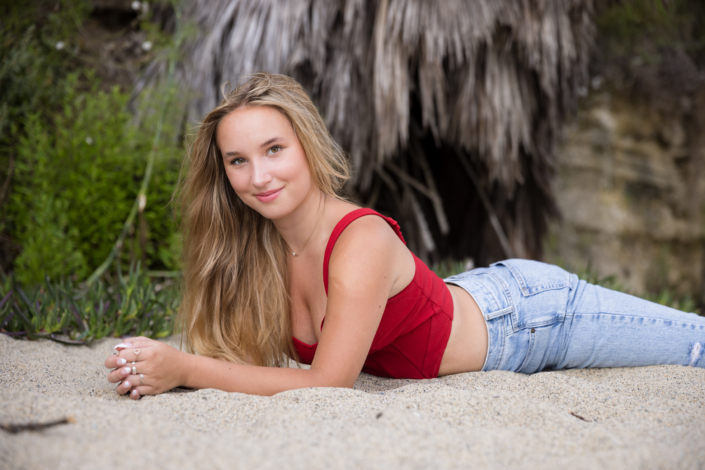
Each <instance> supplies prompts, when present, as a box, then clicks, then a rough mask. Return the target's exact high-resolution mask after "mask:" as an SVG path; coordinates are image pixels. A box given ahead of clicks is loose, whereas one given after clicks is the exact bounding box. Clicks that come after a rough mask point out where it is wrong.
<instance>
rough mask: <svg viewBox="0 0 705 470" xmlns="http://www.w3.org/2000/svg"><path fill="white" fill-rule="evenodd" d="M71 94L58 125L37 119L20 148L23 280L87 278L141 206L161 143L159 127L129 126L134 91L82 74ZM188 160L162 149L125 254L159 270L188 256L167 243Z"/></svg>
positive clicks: (12, 205)
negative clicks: (83, 80) (83, 82)
mask: <svg viewBox="0 0 705 470" xmlns="http://www.w3.org/2000/svg"><path fill="white" fill-rule="evenodd" d="M63 96H64V98H63V100H62V103H61V109H62V112H61V113H60V114H58V115H56V116H55V117H54V120H53V122H50V121H49V120H47V119H45V118H43V117H42V115H41V114H39V113H33V114H30V115H29V116H28V118H27V120H26V122H25V125H24V129H25V133H24V135H21V136H20V137H19V145H18V146H17V149H16V151H17V155H18V159H17V168H16V174H15V177H14V181H15V187H14V191H13V193H12V196H11V198H10V201H9V216H8V221H10V223H12V225H13V227H14V229H15V231H14V233H15V235H16V237H17V239H18V240H21V242H22V246H23V249H22V253H21V254H20V256H19V257H18V258H17V259H16V261H15V276H16V279H17V280H18V281H19V282H20V283H21V284H24V285H31V284H36V283H40V282H42V280H43V278H44V276H45V275H49V276H51V277H60V276H66V275H70V274H73V275H75V276H76V277H78V278H83V277H84V276H85V275H87V274H88V270H93V269H95V268H96V267H97V266H98V265H100V263H101V262H102V261H103V260H104V259H105V258H106V256H107V255H108V253H109V252H110V250H111V248H112V245H113V243H114V242H115V240H116V238H117V236H118V234H119V232H120V230H121V228H122V224H123V222H124V220H125V217H126V216H127V214H128V213H129V211H130V208H131V207H132V205H133V203H134V200H135V198H136V196H137V191H138V189H139V184H140V181H141V179H142V175H143V172H144V168H145V162H146V158H147V155H148V154H149V152H150V149H151V138H152V132H151V129H147V128H135V127H133V126H131V125H130V124H129V123H130V119H131V114H130V113H129V112H128V111H127V109H126V103H127V99H128V97H127V95H126V94H124V93H121V92H120V91H119V90H118V89H117V88H114V89H113V90H112V91H111V92H109V93H106V92H103V91H101V90H99V89H98V87H97V86H93V87H92V88H91V89H90V90H88V91H86V92H80V91H78V76H77V75H71V76H70V77H69V78H68V80H67V82H66V86H65V89H64V93H63ZM179 158H180V155H179V150H178V149H177V148H167V149H165V150H164V151H162V152H160V153H158V154H157V159H156V161H155V170H154V177H153V178H154V179H153V183H154V184H152V185H151V189H152V191H150V192H149V193H148V204H147V207H146V209H145V212H144V214H143V217H144V220H143V221H142V223H138V224H137V229H136V231H135V233H134V234H133V237H132V240H131V244H129V246H128V247H127V248H128V249H126V250H124V254H125V257H127V258H130V257H131V258H145V259H146V264H147V265H148V266H149V267H155V268H158V269H174V268H176V267H177V266H176V262H177V258H178V257H177V256H176V255H174V254H173V253H171V252H169V250H168V249H166V250H165V245H166V243H167V242H169V241H171V242H172V245H173V244H174V243H173V240H174V235H173V232H174V229H175V227H174V224H173V221H172V218H171V216H170V212H169V209H168V207H167V206H168V204H169V200H170V198H171V192H172V190H173V187H174V184H175V182H176V178H177V177H178V161H179ZM140 230H141V231H145V230H146V232H147V233H142V234H141V233H139V232H140ZM141 238H142V239H143V240H144V241H146V243H140V242H139V240H140V239H141ZM172 251H173V250H172ZM130 255H131V256H130Z"/></svg>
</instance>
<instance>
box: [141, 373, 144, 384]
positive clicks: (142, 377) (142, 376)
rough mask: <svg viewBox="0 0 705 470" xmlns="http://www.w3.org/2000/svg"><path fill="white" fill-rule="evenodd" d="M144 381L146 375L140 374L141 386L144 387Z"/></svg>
mask: <svg viewBox="0 0 705 470" xmlns="http://www.w3.org/2000/svg"><path fill="white" fill-rule="evenodd" d="M142 379H144V374H140V385H144V382H143V381H142Z"/></svg>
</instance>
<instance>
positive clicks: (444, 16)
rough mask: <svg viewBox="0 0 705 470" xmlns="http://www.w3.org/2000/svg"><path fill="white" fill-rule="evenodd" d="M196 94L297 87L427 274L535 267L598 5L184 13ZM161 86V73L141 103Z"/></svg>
mask: <svg viewBox="0 0 705 470" xmlns="http://www.w3.org/2000/svg"><path fill="white" fill-rule="evenodd" d="M183 8H184V9H183V18H184V19H185V20H187V21H191V22H193V23H194V24H195V25H196V26H197V28H198V31H199V34H197V35H196V36H195V37H194V38H193V39H191V40H190V41H187V42H186V43H185V45H184V46H183V53H184V57H185V60H184V61H183V63H182V64H181V66H180V67H179V69H178V71H177V76H178V79H179V81H180V83H182V84H183V85H184V86H185V87H187V88H189V89H190V90H193V91H195V92H196V95H195V97H194V98H193V99H192V100H191V101H190V102H189V104H188V110H189V111H188V118H189V119H191V120H198V119H199V118H200V117H201V116H202V115H204V114H205V113H206V112H207V111H209V110H210V109H211V108H212V107H214V106H215V105H216V103H217V102H218V101H219V100H220V99H221V96H222V91H221V87H222V84H223V83H224V82H226V81H237V80H238V79H239V78H240V77H242V76H243V75H246V74H248V73H251V72H254V71H258V70H267V71H271V72H277V73H284V74H287V75H290V76H292V77H295V78H296V79H298V80H299V81H300V82H301V83H302V84H303V85H304V86H305V87H306V88H307V90H308V91H309V93H310V94H311V96H312V97H313V99H314V101H315V102H316V103H317V105H318V106H319V109H320V111H321V113H322V115H323V116H324V118H325V119H326V121H327V123H328V125H329V126H330V129H331V131H332V133H333V135H334V136H335V138H336V139H337V140H338V141H339V142H340V143H341V144H342V145H343V146H344V147H345V148H346V149H347V150H348V151H349V154H350V158H351V162H352V165H353V168H354V170H355V175H356V177H355V181H354V187H353V188H352V190H353V192H354V193H355V194H356V195H357V196H358V197H359V198H360V200H361V201H362V202H363V203H366V204H368V205H373V206H375V207H377V208H378V209H379V210H382V211H385V212H387V213H389V214H391V215H392V216H395V217H397V218H398V219H401V220H400V221H401V222H402V223H403V227H405V231H406V232H407V233H409V237H408V238H409V239H410V245H411V246H412V249H414V250H415V251H416V252H417V254H419V255H420V256H421V257H423V258H425V259H426V260H434V259H438V258H439V257H444V256H448V255H450V256H454V257H462V256H468V255H469V256H472V257H474V258H475V260H476V262H478V263H479V264H486V263H488V262H490V261H492V260H496V259H498V258H502V257H505V256H512V255H513V256H521V257H539V256H540V254H541V238H542V235H543V234H544V233H545V230H546V223H547V218H550V217H551V216H557V215H558V214H557V210H556V206H555V204H554V201H553V196H552V192H551V186H550V184H551V180H552V175H553V171H554V154H553V152H554V150H553V147H554V141H555V140H556V136H557V134H558V132H559V129H560V127H561V122H562V119H563V118H564V117H565V116H566V115H568V114H569V112H570V111H571V110H572V108H573V106H574V104H575V101H576V92H577V89H578V88H579V86H581V84H583V83H585V82H586V78H587V63H588V56H589V49H590V46H591V43H592V40H593V35H594V28H593V23H592V13H593V0H437V1H431V0H207V1H206V0H186V1H185V4H184V7H183ZM163 75H164V64H163V63H160V62H155V63H154V64H152V65H151V66H150V67H149V68H148V70H147V73H146V74H145V76H144V78H143V80H142V82H141V83H140V84H139V86H138V89H139V88H141V87H143V86H146V85H147V84H149V83H150V82H154V81H156V80H159V79H160V77H163Z"/></svg>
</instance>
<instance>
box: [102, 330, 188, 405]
mask: <svg viewBox="0 0 705 470" xmlns="http://www.w3.org/2000/svg"><path fill="white" fill-rule="evenodd" d="M114 349H115V350H116V351H118V353H117V354H112V355H110V356H108V358H107V359H106V360H105V367H107V368H109V369H113V370H112V371H111V372H110V373H109V374H108V381H109V382H111V383H116V382H118V386H117V389H116V390H117V392H118V393H119V394H120V395H124V394H126V393H128V392H129V394H130V398H132V399H134V400H137V399H139V398H140V397H141V396H142V395H157V394H159V393H162V392H166V391H167V390H171V389H172V388H174V387H178V386H179V385H182V384H183V383H184V382H185V376H184V372H185V367H184V362H185V359H186V358H185V356H187V354H186V353H184V352H181V351H179V350H178V349H176V348H173V347H171V346H169V345H167V344H164V343H161V342H159V341H155V340H153V339H149V338H145V337H144V336H138V337H134V338H128V339H125V340H123V342H122V343H120V344H118V345H117V346H115V348H114Z"/></svg>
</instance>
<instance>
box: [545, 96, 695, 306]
mask: <svg viewBox="0 0 705 470" xmlns="http://www.w3.org/2000/svg"><path fill="white" fill-rule="evenodd" d="M691 96H692V97H691V98H688V99H681V100H680V102H678V103H671V105H669V106H667V107H661V108H660V109H659V108H657V107H655V106H653V104H649V103H644V102H641V103H639V102H638V101H637V100H635V99H634V98H629V97H626V96H623V95H621V94H620V93H618V92H616V91H614V90H612V91H599V92H593V94H591V95H590V96H588V97H587V98H585V99H584V101H583V102H582V103H581V105H580V106H581V109H580V110H579V111H578V114H577V116H576V119H575V120H574V122H572V123H571V124H569V125H568V126H567V128H566V130H565V134H564V139H563V143H562V145H561V146H560V147H559V149H558V175H557V178H556V180H555V188H554V190H555V193H556V196H557V200H558V203H559V206H560V208H561V210H562V213H563V221H562V222H561V223H558V224H555V225H554V226H553V227H552V229H551V233H550V236H549V237H548V241H547V243H546V247H545V248H546V251H545V252H546V256H545V257H546V259H547V261H549V262H554V263H558V264H562V265H566V266H569V267H572V268H581V267H585V266H587V265H588V264H589V265H590V266H591V267H592V269H593V270H594V271H596V273H597V274H599V275H600V276H607V275H615V276H616V277H617V278H618V279H619V280H620V281H621V283H622V284H623V285H624V286H625V287H626V288H627V289H628V290H629V291H630V292H633V293H635V294H643V293H646V292H655V291H659V290H661V289H663V288H670V289H672V290H673V291H674V292H676V293H679V294H691V295H693V296H694V297H695V298H696V299H699V300H701V301H702V300H703V299H705V297H704V296H705V294H704V293H705V288H704V287H705V222H704V221H705V217H704V214H705V198H704V197H703V195H704V193H705V90H701V91H699V92H696V93H695V94H694V95H691Z"/></svg>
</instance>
